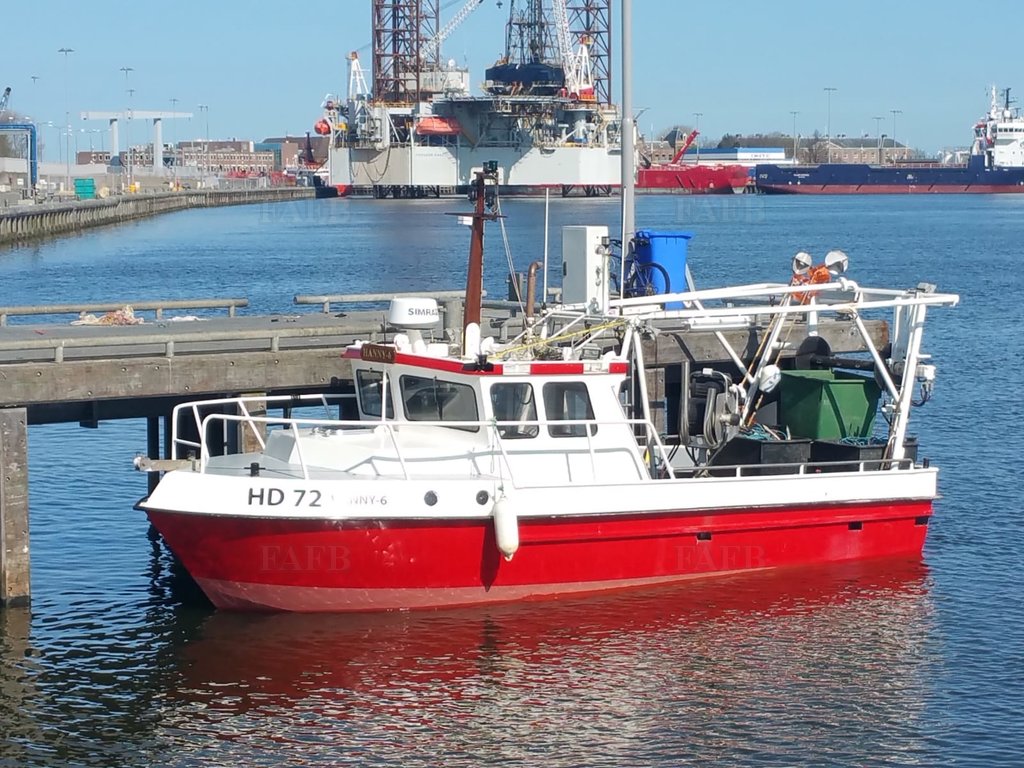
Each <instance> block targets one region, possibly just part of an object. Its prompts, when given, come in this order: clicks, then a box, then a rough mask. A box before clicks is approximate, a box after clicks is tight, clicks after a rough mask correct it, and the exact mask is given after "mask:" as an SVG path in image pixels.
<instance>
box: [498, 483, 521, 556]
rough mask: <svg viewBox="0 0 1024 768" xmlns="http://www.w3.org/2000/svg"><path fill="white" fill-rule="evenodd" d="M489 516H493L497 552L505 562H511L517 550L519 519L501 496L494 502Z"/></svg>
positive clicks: (506, 500)
mask: <svg viewBox="0 0 1024 768" xmlns="http://www.w3.org/2000/svg"><path fill="white" fill-rule="evenodd" d="M491 514H492V515H493V516H494V538H495V540H496V541H497V543H498V550H499V551H500V552H501V554H502V555H504V556H505V559H506V560H511V559H512V556H513V555H514V554H515V553H516V551H517V550H518V549H519V519H518V518H517V517H516V512H515V510H514V509H513V508H512V505H511V504H509V502H508V499H506V498H505V497H504V496H502V497H501V498H500V499H498V500H497V501H496V502H494V506H493V507H492V508H491Z"/></svg>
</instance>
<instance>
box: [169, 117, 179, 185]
mask: <svg viewBox="0 0 1024 768" xmlns="http://www.w3.org/2000/svg"><path fill="white" fill-rule="evenodd" d="M177 106H178V100H177V99H175V98H172V99H171V185H172V186H173V187H174V188H175V189H177V188H178V146H177V142H176V141H175V138H176V137H177V132H176V131H175V129H174V112H175V109H176V108H177Z"/></svg>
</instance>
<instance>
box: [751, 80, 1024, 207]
mask: <svg viewBox="0 0 1024 768" xmlns="http://www.w3.org/2000/svg"><path fill="white" fill-rule="evenodd" d="M755 180H756V184H757V189H758V191H759V192H766V193H769V194H805V195H815V194H826V195H834V194H885V193H971V192H973V193H1008V192H1016V193H1024V118H1022V117H1021V116H1020V115H1019V114H1018V112H1017V111H1016V110H1015V109H1013V108H1011V106H1010V90H1009V89H1008V88H1007V89H1006V90H1005V91H1004V92H1003V98H1002V99H1000V97H999V92H998V91H997V89H996V88H995V86H993V87H992V101H991V105H990V107H989V111H988V114H987V115H986V116H985V117H984V118H982V119H981V120H979V121H978V122H977V123H975V125H974V141H973V143H972V145H971V153H970V156H969V157H968V160H967V163H966V164H965V165H940V164H916V165H915V164H909V163H899V164H896V165H864V164H846V163H826V164H822V165H817V166H780V165H758V166H757V167H756V168H755Z"/></svg>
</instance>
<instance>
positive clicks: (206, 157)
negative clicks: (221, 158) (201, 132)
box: [199, 104, 210, 181]
mask: <svg viewBox="0 0 1024 768" xmlns="http://www.w3.org/2000/svg"><path fill="white" fill-rule="evenodd" d="M199 111H200V112H202V113H203V115H204V116H205V118H206V143H205V144H204V145H203V165H205V166H206V168H205V170H204V172H203V175H204V176H205V175H206V174H208V173H209V172H210V105H209V104H200V105H199ZM204 181H205V179H204Z"/></svg>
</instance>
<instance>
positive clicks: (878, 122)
mask: <svg viewBox="0 0 1024 768" xmlns="http://www.w3.org/2000/svg"><path fill="white" fill-rule="evenodd" d="M872 120H874V121H875V144H876V151H877V154H878V164H879V165H881V164H882V118H881V117H879V116H878V115H875V116H874V117H873V118H872Z"/></svg>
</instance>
